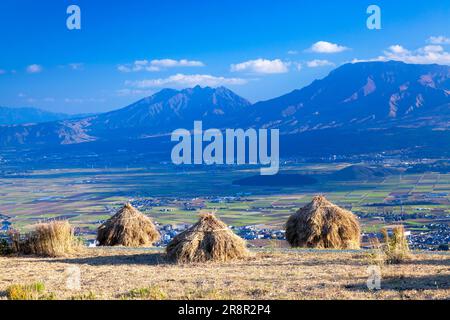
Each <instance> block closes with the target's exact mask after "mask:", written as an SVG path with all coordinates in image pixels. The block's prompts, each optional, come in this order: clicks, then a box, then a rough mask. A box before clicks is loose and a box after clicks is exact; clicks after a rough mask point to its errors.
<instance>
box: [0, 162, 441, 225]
mask: <svg viewBox="0 0 450 320" xmlns="http://www.w3.org/2000/svg"><path fill="white" fill-rule="evenodd" d="M345 165H346V164H342V165H335V164H333V165H329V164H308V165H306V164H305V165H295V166H288V167H284V168H283V173H299V174H314V175H315V176H316V177H318V180H319V182H318V183H317V184H314V185H309V186H303V187H289V188H287V187H286V188H285V187H254V186H245V187H244V186H236V185H233V184H232V182H233V181H234V180H236V179H241V178H243V177H247V176H252V175H255V174H258V172H259V171H258V170H257V169H248V168H247V169H240V170H207V171H203V170H194V169H190V170H185V171H180V170H178V169H179V168H178V169H177V168H175V167H172V166H162V165H161V166H159V165H158V166H154V167H150V168H133V169H125V168H115V169H59V170H41V171H30V172H27V173H26V174H23V175H20V176H19V175H18V176H6V177H1V178H0V214H3V215H7V216H9V217H11V222H12V223H13V226H14V227H15V228H17V229H20V230H26V229H28V228H29V227H30V226H32V225H33V224H35V223H37V222H39V221H43V220H47V219H55V218H56V219H57V218H64V219H69V220H70V221H71V223H72V224H74V225H75V226H76V227H80V228H83V229H84V230H90V231H94V230H95V229H96V228H97V227H98V225H99V224H100V223H101V221H103V220H105V219H107V218H109V217H110V215H111V214H112V213H113V212H114V211H115V210H116V209H117V207H118V206H120V205H121V204H123V203H124V202H127V201H136V200H140V199H158V200H159V201H161V200H164V203H163V204H162V205H160V206H148V207H146V206H143V207H142V211H144V212H145V213H146V214H148V215H150V216H151V217H152V218H153V219H155V220H156V221H157V222H158V223H160V224H178V223H192V222H194V221H195V220H196V219H197V216H198V213H199V211H200V209H196V210H192V211H191V210H189V211H188V210H186V209H185V208H184V207H183V203H185V202H186V201H192V199H195V198H199V199H201V200H202V203H203V204H204V206H205V207H204V208H203V210H217V214H218V215H219V216H220V217H221V218H222V219H223V220H224V221H225V222H226V223H228V224H230V225H235V226H242V225H266V226H273V227H281V226H282V225H283V223H284V222H285V221H286V219H287V217H288V216H289V215H290V214H292V213H293V212H295V211H296V210H297V209H298V208H299V207H301V206H302V205H304V204H306V203H308V202H309V201H310V200H311V198H312V197H313V196H314V195H316V194H324V195H325V196H326V197H328V198H329V200H330V201H332V202H335V203H336V204H338V205H340V206H343V207H345V208H347V209H350V210H352V211H353V212H355V213H357V214H360V215H361V216H362V217H363V218H362V219H361V221H362V225H363V229H364V231H371V232H372V231H377V230H379V229H380V228H381V227H382V226H383V225H384V223H383V222H382V221H380V219H378V218H377V214H379V213H382V212H384V213H385V212H386V211H387V210H388V211H389V212H392V214H400V213H402V214H407V215H408V214H414V213H421V214H434V215H435V216H436V215H437V217H438V218H439V216H440V215H442V217H443V218H444V217H445V216H446V215H448V214H450V205H449V203H450V174H437V173H427V174H411V175H396V176H389V177H388V178H385V179H377V180H373V181H356V182H339V181H329V180H327V179H324V178H321V177H324V176H325V175H326V174H328V173H330V172H332V171H334V170H338V169H340V168H342V167H344V166H345ZM216 197H238V198H237V199H238V200H236V199H234V200H233V201H214V199H215V198H216ZM393 199H401V203H398V205H395V204H392V203H391V204H390V205H389V206H382V205H380V204H383V203H387V202H389V201H391V200H393ZM424 199H433V200H435V201H434V203H433V204H426V202H424ZM420 203H422V204H420ZM373 204H378V205H373ZM423 222H424V221H422V220H420V221H419V222H417V221H409V220H405V221H404V223H405V224H406V225H407V226H408V225H410V226H411V227H417V228H420V226H421V225H422V223H423Z"/></svg>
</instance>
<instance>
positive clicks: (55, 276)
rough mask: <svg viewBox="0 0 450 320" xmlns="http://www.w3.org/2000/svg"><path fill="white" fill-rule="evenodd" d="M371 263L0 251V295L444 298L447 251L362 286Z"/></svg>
mask: <svg viewBox="0 0 450 320" xmlns="http://www.w3.org/2000/svg"><path fill="white" fill-rule="evenodd" d="M370 264H371V262H370V258H369V257H368V254H367V253H366V252H362V251H355V252H342V251H341V252H337V251H336V252H333V251H320V250H314V251H308V250H284V249H272V250H268V251H258V252H254V253H253V256H252V257H251V258H248V259H247V260H244V261H237V262H232V263H206V264H190V265H177V264H172V263H170V262H168V261H166V260H165V257H164V255H163V254H162V253H161V252H160V251H155V250H127V249H120V248H117V249H97V248H96V249H86V250H85V251H84V252H83V253H79V254H77V255H75V256H71V257H67V258H38V257H0V299H7V292H9V291H10V290H11V289H10V288H11V286H13V285H31V284H36V283H38V285H37V287H39V293H37V294H36V295H34V296H33V298H35V299H450V255H445V254H431V253H416V254H415V255H414V259H413V260H411V261H408V262H405V263H403V264H400V265H382V266H381V273H382V279H381V290H377V291H370V290H368V288H367V285H366V283H367V279H368V271H367V268H368V266H369V265H370ZM74 267H77V268H79V269H77V268H75V269H74ZM70 270H72V271H70ZM73 270H80V285H81V287H80V288H76V287H73V286H72V289H68V286H67V284H68V279H69V280H70V279H73ZM71 272H72V274H71ZM70 274H71V275H70ZM69 283H70V281H69ZM44 288H45V289H44Z"/></svg>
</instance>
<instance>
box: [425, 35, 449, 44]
mask: <svg viewBox="0 0 450 320" xmlns="http://www.w3.org/2000/svg"><path fill="white" fill-rule="evenodd" d="M428 42H429V43H431V44H450V38H447V37H444V36H437V37H429V38H428Z"/></svg>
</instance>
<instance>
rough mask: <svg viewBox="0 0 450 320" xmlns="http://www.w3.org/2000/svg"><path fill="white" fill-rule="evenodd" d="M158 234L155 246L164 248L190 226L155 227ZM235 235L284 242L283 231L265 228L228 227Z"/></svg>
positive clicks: (246, 238)
mask: <svg viewBox="0 0 450 320" xmlns="http://www.w3.org/2000/svg"><path fill="white" fill-rule="evenodd" d="M157 227H158V229H159V232H160V233H161V241H160V242H159V243H157V244H156V245H157V246H166V245H167V244H168V243H169V242H170V241H172V239H173V238H174V237H175V236H176V235H177V234H179V233H181V232H183V231H185V230H187V229H189V228H190V227H191V225H190V224H177V225H171V224H167V225H163V226H160V225H157ZM229 228H230V229H231V230H233V231H234V232H235V233H236V234H237V235H239V236H240V237H241V238H243V239H245V240H285V239H286V237H285V231H284V230H274V229H267V228H259V227H257V226H243V227H234V226H229Z"/></svg>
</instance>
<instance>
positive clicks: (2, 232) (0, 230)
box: [0, 214, 12, 239]
mask: <svg viewBox="0 0 450 320" xmlns="http://www.w3.org/2000/svg"><path fill="white" fill-rule="evenodd" d="M9 219H10V218H9V217H8V216H5V215H2V214H0V239H4V238H8V233H9V231H10V230H11V229H12V226H11V222H10V221H9Z"/></svg>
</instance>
